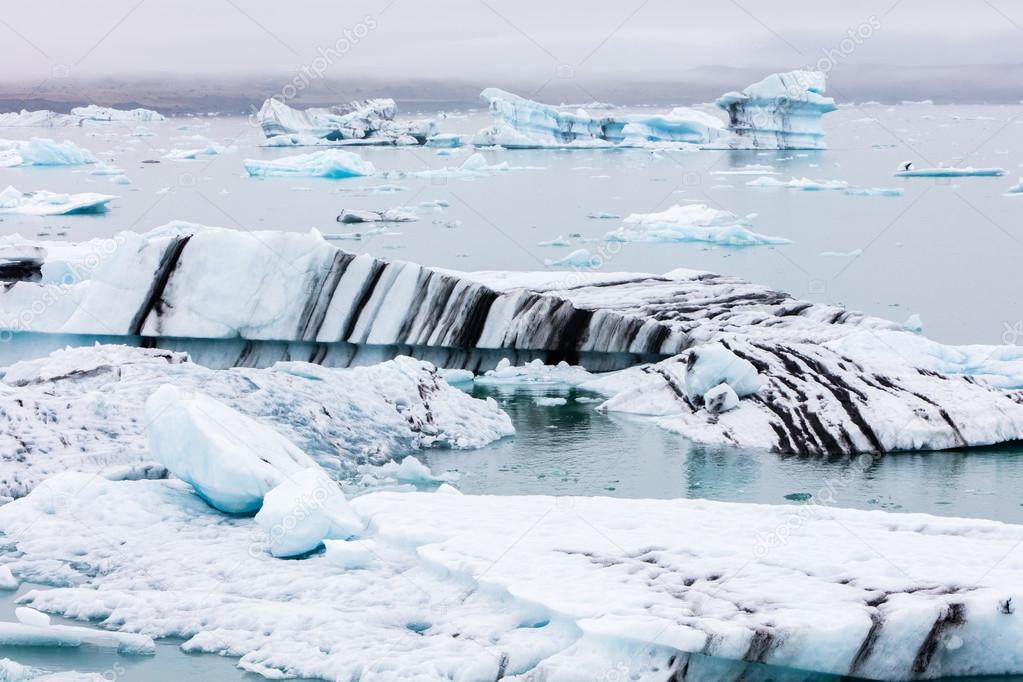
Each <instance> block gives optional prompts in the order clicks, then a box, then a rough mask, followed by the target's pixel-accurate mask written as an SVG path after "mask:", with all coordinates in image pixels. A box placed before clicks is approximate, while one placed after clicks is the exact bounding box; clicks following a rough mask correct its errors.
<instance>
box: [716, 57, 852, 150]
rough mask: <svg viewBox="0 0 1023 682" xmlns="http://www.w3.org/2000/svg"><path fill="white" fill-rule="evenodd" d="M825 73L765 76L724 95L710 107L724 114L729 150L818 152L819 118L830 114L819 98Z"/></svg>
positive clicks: (831, 104) (831, 106)
mask: <svg viewBox="0 0 1023 682" xmlns="http://www.w3.org/2000/svg"><path fill="white" fill-rule="evenodd" d="M825 86H826V77H825V74H824V73H822V72H819V71H789V72H786V73H775V74H771V75H770V76H768V77H767V78H764V79H763V80H761V81H759V82H757V83H754V84H753V85H750V86H749V87H747V88H745V89H744V90H743V91H742V92H729V93H727V94H724V95H722V96H721V97H719V98H718V100H717V102H716V104H717V105H718V106H719V107H721V108H722V109H724V110H725V111H727V112H728V116H729V130H730V131H731V132H732V133H733V137H732V138H730V139H729V140H728V142H727V146H729V147H732V148H741V149H745V148H753V149H824V148H825V146H826V145H825V144H824V130H823V129H822V127H821V119H822V117H823V116H824V114H827V113H829V112H831V111H835V110H836V109H837V107H836V106H835V100H833V99H831V98H830V97H827V96H825V95H824V91H825Z"/></svg>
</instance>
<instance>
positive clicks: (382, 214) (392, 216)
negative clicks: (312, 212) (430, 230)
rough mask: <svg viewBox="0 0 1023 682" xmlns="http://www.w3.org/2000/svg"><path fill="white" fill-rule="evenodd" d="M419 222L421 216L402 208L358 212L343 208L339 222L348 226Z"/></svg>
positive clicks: (338, 218)
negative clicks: (354, 224)
mask: <svg viewBox="0 0 1023 682" xmlns="http://www.w3.org/2000/svg"><path fill="white" fill-rule="evenodd" d="M416 220H419V216H417V215H416V214H415V213H412V212H411V211H407V210H404V209H401V208H388V209H385V210H383V211H357V210H355V209H350V208H343V209H341V213H340V214H339V215H338V217H337V222H339V223H344V224H346V225H348V224H353V223H410V222H413V221H416Z"/></svg>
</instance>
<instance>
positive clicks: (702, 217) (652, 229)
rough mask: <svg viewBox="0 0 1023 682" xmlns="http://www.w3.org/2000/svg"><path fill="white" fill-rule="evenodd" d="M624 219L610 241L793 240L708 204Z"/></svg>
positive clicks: (741, 242) (726, 242) (729, 243)
mask: <svg viewBox="0 0 1023 682" xmlns="http://www.w3.org/2000/svg"><path fill="white" fill-rule="evenodd" d="M624 223H625V224H624V225H622V226H621V227H619V228H618V229H617V230H614V231H613V232H608V233H607V234H606V235H605V237H604V238H605V239H606V240H607V241H609V242H707V243H711V244H720V245H722V246H754V245H760V244H790V243H791V241H790V240H788V239H785V238H783V237H772V236H769V235H764V234H758V233H756V232H753V231H752V230H750V229H749V228H750V222H749V220H748V219H746V218H740V217H739V216H737V215H735V214H734V213H731V212H729V211H722V210H719V209H716V208H711V207H710V206H707V205H706V204H686V205H682V206H680V205H678V204H676V205H674V206H672V207H671V208H669V209H667V210H665V211H661V212H659V213H634V214H632V215H630V216H628V217H626V218H625V220H624Z"/></svg>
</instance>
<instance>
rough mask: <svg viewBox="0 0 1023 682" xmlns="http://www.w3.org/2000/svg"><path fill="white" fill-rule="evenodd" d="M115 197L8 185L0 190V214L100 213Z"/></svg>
mask: <svg viewBox="0 0 1023 682" xmlns="http://www.w3.org/2000/svg"><path fill="white" fill-rule="evenodd" d="M122 177H123V176H122ZM116 198H117V197H116V196H114V195H111V194H96V193H93V192H84V193H82V194H58V193H55V192H47V191H46V190H38V191H36V192H22V191H20V190H18V189H17V188H15V187H11V186H8V187H7V189H5V190H4V191H2V192H0V214H2V213H18V214H21V215H36V216H46V215H70V214H73V213H100V212H102V211H105V210H106V208H107V204H108V203H110V202H111V201H113V200H114V199H116Z"/></svg>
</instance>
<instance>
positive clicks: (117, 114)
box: [0, 104, 164, 128]
mask: <svg viewBox="0 0 1023 682" xmlns="http://www.w3.org/2000/svg"><path fill="white" fill-rule="evenodd" d="M162 120H164V117H163V116H161V115H160V114H158V113H157V112H155V111H151V110H149V109H131V110H128V111H125V110H121V109H111V108H109V107H101V106H97V105H95V104H90V105H89V106H85V107H75V108H74V109H72V110H71V113H70V114H59V113H57V112H55V111H49V110H46V109H42V110H39V111H27V110H25V109H22V110H21V111H20V112H9V113H4V114H0V128H67V127H77V126H83V125H86V124H94V123H100V124H102V123H110V122H114V121H133V122H140V123H141V122H150V121H162Z"/></svg>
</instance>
